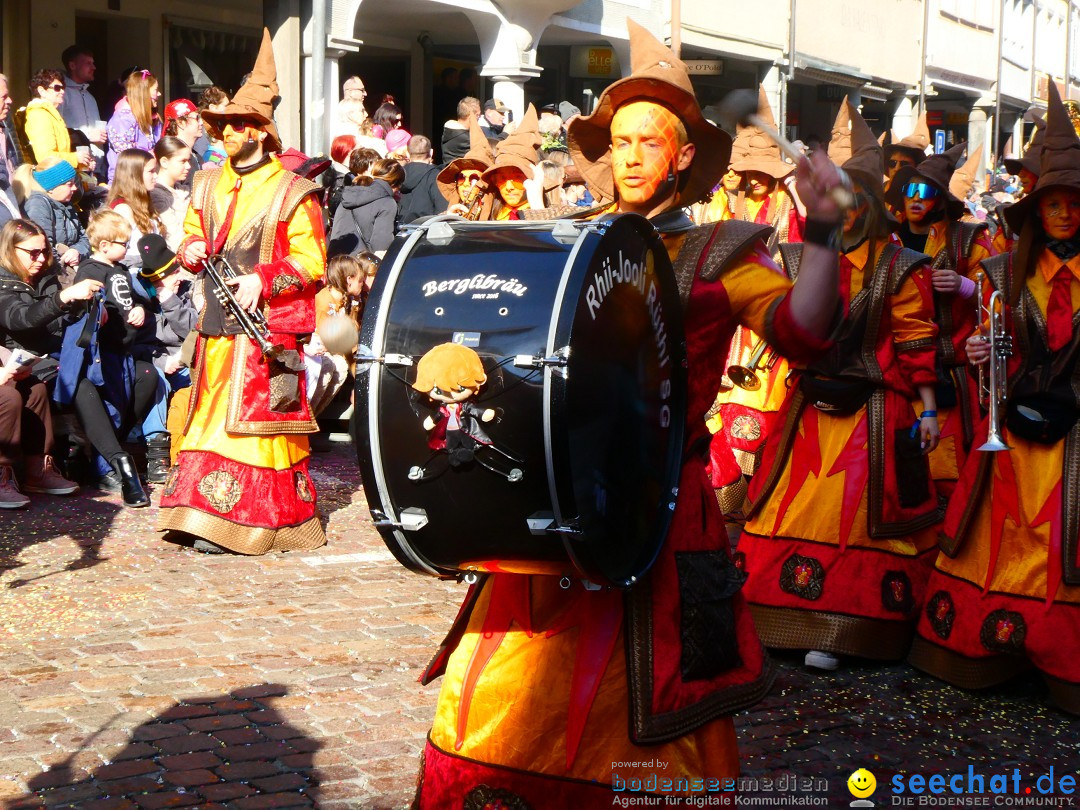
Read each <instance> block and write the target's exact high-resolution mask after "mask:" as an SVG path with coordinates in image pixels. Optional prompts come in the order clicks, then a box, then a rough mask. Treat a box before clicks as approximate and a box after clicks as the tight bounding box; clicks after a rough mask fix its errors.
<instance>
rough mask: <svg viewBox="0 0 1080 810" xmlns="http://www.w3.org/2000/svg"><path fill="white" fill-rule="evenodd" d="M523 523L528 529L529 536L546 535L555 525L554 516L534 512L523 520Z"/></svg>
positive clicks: (548, 513) (549, 513)
mask: <svg viewBox="0 0 1080 810" xmlns="http://www.w3.org/2000/svg"><path fill="white" fill-rule="evenodd" d="M525 523H526V524H527V525H528V527H529V534H534V535H538V534H547V533H548V531H550V529H551V527H552V526H553V525H555V515H553V514H552V513H551V512H534V513H533V514H531V515H529V517H527V518H525Z"/></svg>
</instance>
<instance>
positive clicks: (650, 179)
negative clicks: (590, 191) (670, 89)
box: [612, 102, 679, 204]
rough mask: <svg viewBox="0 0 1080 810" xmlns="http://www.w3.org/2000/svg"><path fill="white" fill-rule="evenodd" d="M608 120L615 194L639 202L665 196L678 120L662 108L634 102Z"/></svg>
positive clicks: (676, 147) (673, 160)
mask: <svg viewBox="0 0 1080 810" xmlns="http://www.w3.org/2000/svg"><path fill="white" fill-rule="evenodd" d="M616 119H617V120H614V121H613V122H612V141H613V152H612V168H613V174H614V179H615V184H616V186H617V187H618V190H619V197H620V199H621V200H623V201H624V202H630V203H634V204H640V203H643V202H646V201H649V200H652V199H654V198H655V197H658V196H661V195H663V196H667V195H668V194H669V193H670V191H671V190H672V189H669V188H668V185H669V184H670V182H671V181H672V180H673V179H674V169H675V163H676V159H677V157H676V156H677V154H678V150H679V136H678V130H677V125H678V119H677V118H676V117H675V115H674V114H673V113H672V112H670V111H669V110H668V109H666V108H665V107H661V106H659V105H657V104H653V103H651V102H635V103H632V104H629V105H626V106H625V107H622V108H620V110H619V111H618V112H617V113H616Z"/></svg>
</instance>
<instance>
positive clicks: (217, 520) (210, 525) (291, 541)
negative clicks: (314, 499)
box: [158, 506, 326, 554]
mask: <svg viewBox="0 0 1080 810" xmlns="http://www.w3.org/2000/svg"><path fill="white" fill-rule="evenodd" d="M158 531H177V532H186V533H188V534H193V535H195V536H196V537H202V538H205V539H207V540H210V541H211V542H213V543H216V544H217V545H219V546H224V547H225V548H227V549H229V551H235V552H236V553H237V554H265V553H266V552H268V551H311V550H312V549H316V548H320V547H321V546H324V545H326V534H325V532H323V528H322V523H320V521H319V516H318V514H316V515H314V516H313V517H311V518H309V519H308V520H305V521H304V522H303V523H301V524H299V525H297V526H282V527H281V528H278V529H261V528H257V527H254V526H242V525H240V524H239V523H233V522H232V521H231V520H228V519H227V518H223V517H217V516H216V515H210V514H207V513H206V512H202V511H200V510H198V509H195V508H194V507H191V506H174V507H172V508H171V509H163V510H161V520H160V524H159V528H158Z"/></svg>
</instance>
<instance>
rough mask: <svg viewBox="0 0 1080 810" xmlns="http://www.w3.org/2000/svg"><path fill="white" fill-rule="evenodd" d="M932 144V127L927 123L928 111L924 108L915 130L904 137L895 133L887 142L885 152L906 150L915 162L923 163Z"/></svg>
mask: <svg viewBox="0 0 1080 810" xmlns="http://www.w3.org/2000/svg"><path fill="white" fill-rule="evenodd" d="M929 146H930V127H929V126H927V124H926V111H925V110H924V111H923V112H922V113H921V114H920V115H919V119H918V120H917V121H916V122H915V131H914V132H912V133H911V134H910V135H908V136H907V137H904V138H899V139H897V138H896V135H895V133H894V134H893V136H892V138H891V139H890V140H889V142H888V143H886V144H885V154H886V155H888V154H889V153H891V152H904V153H905V154H908V155H910V156H911V159H912V160H914V161H915V163H917V164H918V163H922V161H924V160H925V159H926V150H927V148H929Z"/></svg>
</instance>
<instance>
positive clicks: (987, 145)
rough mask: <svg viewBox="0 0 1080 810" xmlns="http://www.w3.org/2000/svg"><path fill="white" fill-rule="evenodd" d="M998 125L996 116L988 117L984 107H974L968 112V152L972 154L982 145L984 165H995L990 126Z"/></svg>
mask: <svg viewBox="0 0 1080 810" xmlns="http://www.w3.org/2000/svg"><path fill="white" fill-rule="evenodd" d="M991 109H993V108H991ZM996 125H997V122H996V121H994V116H993V115H990V116H989V117H988V116H987V114H986V110H985V109H984V108H982V107H972V108H971V112H970V113H968V134H967V149H968V154H969V155H970V154H971V153H972V152H974V151H975V150H976V149H978V148H979V147H980V146H982V147H983V162H984V165H986V164H989V165H991V166H993V165H994V156H993V155H991V154H990V151H991V150H992V149H993V148H994V143H993V138H991V137H990V127H991V126H996Z"/></svg>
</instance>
